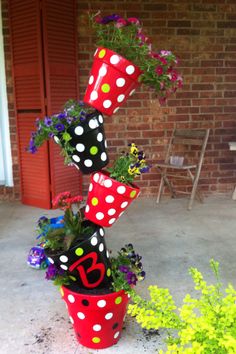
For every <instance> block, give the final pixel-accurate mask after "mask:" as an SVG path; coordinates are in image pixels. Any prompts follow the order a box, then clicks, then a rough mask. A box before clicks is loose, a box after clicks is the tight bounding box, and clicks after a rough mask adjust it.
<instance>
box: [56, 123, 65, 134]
mask: <svg viewBox="0 0 236 354" xmlns="http://www.w3.org/2000/svg"><path fill="white" fill-rule="evenodd" d="M55 128H56V130H57V131H58V132H62V131H63V130H65V126H64V124H61V123H58V124H56V126H55Z"/></svg>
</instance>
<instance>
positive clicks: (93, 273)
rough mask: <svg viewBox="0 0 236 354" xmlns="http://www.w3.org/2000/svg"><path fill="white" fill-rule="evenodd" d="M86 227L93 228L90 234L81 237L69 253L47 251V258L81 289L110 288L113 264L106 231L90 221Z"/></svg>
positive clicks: (85, 224)
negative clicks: (105, 237) (105, 235)
mask: <svg viewBox="0 0 236 354" xmlns="http://www.w3.org/2000/svg"><path fill="white" fill-rule="evenodd" d="M84 226H90V227H91V230H92V231H91V232H90V234H88V235H81V241H77V243H76V244H75V245H74V246H73V247H71V248H70V249H69V250H68V251H65V252H62V253H59V254H50V253H49V252H48V251H47V249H46V255H47V258H48V260H49V262H50V263H52V264H54V265H55V266H56V267H57V268H58V269H63V270H64V271H66V272H67V273H68V274H69V275H70V276H71V279H72V280H73V281H75V282H76V284H77V286H78V287H80V288H85V289H94V288H104V287H107V286H108V287H109V285H110V284H111V264H110V259H109V251H108V250H107V248H106V243H105V239H104V234H105V233H104V229H103V228H102V227H100V226H98V225H95V224H93V223H92V222H90V221H85V222H84Z"/></svg>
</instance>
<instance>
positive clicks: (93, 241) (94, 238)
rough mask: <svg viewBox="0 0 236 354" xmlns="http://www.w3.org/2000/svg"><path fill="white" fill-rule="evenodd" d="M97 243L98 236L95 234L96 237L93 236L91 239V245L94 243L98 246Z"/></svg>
mask: <svg viewBox="0 0 236 354" xmlns="http://www.w3.org/2000/svg"><path fill="white" fill-rule="evenodd" d="M97 243H98V239H97V237H96V236H94V237H93V238H92V240H91V245H92V246H96V244H97Z"/></svg>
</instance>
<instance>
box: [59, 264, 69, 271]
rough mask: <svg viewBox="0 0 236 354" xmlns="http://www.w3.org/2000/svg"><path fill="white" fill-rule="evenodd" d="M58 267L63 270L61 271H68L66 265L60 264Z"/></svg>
mask: <svg viewBox="0 0 236 354" xmlns="http://www.w3.org/2000/svg"><path fill="white" fill-rule="evenodd" d="M60 267H61V269H63V270H67V269H68V267H67V266H66V265H64V264H61V265H60Z"/></svg>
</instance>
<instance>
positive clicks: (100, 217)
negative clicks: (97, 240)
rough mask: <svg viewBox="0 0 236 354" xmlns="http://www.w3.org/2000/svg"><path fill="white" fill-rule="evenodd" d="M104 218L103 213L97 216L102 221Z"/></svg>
mask: <svg viewBox="0 0 236 354" xmlns="http://www.w3.org/2000/svg"><path fill="white" fill-rule="evenodd" d="M103 218H104V214H103V213H101V212H99V213H97V214H96V219H98V220H102V219H103Z"/></svg>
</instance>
